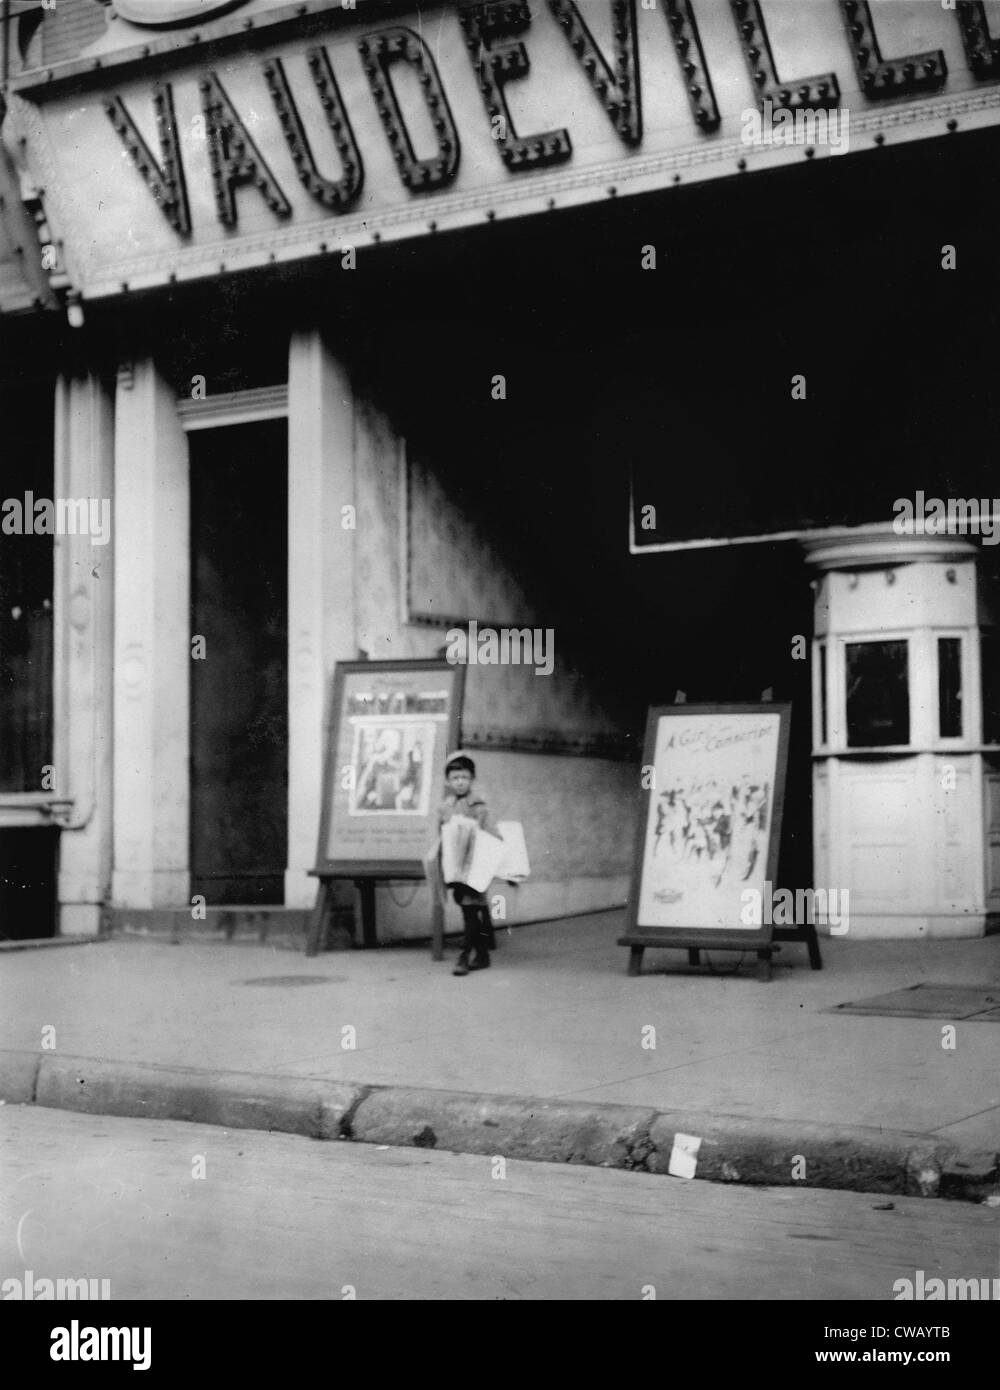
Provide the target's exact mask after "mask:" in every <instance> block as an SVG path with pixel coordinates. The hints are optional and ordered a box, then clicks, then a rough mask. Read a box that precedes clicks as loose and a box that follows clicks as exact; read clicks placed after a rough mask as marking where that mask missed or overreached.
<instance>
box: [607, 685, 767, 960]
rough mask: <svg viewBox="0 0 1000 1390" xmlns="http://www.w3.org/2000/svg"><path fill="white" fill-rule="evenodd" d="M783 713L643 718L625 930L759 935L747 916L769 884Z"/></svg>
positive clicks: (667, 710) (710, 709) (694, 709)
mask: <svg viewBox="0 0 1000 1390" xmlns="http://www.w3.org/2000/svg"><path fill="white" fill-rule="evenodd" d="M789 710H790V707H789V706H787V705H773V704H761V705H752V706H747V705H731V706H730V705H711V706H708V705H704V706H698V705H674V706H667V707H664V708H659V709H653V710H651V711H650V715H649V722H648V724H647V729H646V743H645V752H644V755H643V769H642V779H643V810H642V816H641V823H640V827H639V836H638V845H637V854H636V882H634V883H633V893H632V898H631V903H630V906H631V919H632V925H633V929H637V930H638V931H640V932H642V931H645V930H648V929H651V928H652V929H656V928H664V929H670V928H676V929H680V930H683V931H684V932H685V933H686V934H687V933H689V932H690V931H691V929H697V930H705V931H708V932H712V931H715V932H718V931H721V930H726V931H744V932H747V933H750V934H754V933H756V934H759V933H760V931H761V926H760V917H759V914H757V915H756V918H755V915H754V913H753V912H752V911H747V905H748V903H750V904H752V902H753V899H751V898H749V897H748V896H746V895H747V890H756V892H757V893H759V894H760V895H761V897H758V898H757V899H756V902H758V903H759V902H761V900H762V896H763V894H764V885H765V883H767V882H772V883H773V881H774V877H775V874H776V872H777V856H778V847H779V841H780V832H781V808H782V800H783V796H784V775H785V766H786V760H787V744H788V723H789Z"/></svg>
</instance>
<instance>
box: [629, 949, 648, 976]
mask: <svg viewBox="0 0 1000 1390" xmlns="http://www.w3.org/2000/svg"><path fill="white" fill-rule="evenodd" d="M644 949H645V947H643V946H632V947H631V948H630V949H629V953H628V973H629V974H630V975H641V974H642V953H643V951H644Z"/></svg>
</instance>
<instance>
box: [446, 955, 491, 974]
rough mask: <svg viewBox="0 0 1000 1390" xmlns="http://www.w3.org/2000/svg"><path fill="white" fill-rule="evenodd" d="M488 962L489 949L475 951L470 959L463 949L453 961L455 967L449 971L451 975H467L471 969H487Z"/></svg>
mask: <svg viewBox="0 0 1000 1390" xmlns="http://www.w3.org/2000/svg"><path fill="white" fill-rule="evenodd" d="M489 964H490V953H489V951H477V952H476V954H475V957H474V959H472V960H470V959H469V957H468V954H467V953H466V952H465V951H463V952H462V954H461V955H460V956H459V958H458V960H457V961H456V962H455V968H454V970H453V971H452V972H451V973H452V974H453V975H468V974H469V972H470V971H471V970H487V969H488V968H489Z"/></svg>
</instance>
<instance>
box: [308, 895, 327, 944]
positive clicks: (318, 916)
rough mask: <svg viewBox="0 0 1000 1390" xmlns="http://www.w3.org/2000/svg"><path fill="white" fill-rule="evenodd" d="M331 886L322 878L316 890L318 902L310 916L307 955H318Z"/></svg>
mask: <svg viewBox="0 0 1000 1390" xmlns="http://www.w3.org/2000/svg"><path fill="white" fill-rule="evenodd" d="M329 896H330V888H329V885H328V883H327V882H326V880H325V879H320V881H319V887H318V888H317V890H316V903H315V906H314V907H313V910H312V916H311V917H310V918H309V930H308V932H307V933H306V955H307V956H318V955H319V947H320V942H321V941H322V940H323V925H324V923H325V922H326V907H327V902H328V901H329Z"/></svg>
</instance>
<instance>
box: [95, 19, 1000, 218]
mask: <svg viewBox="0 0 1000 1390" xmlns="http://www.w3.org/2000/svg"><path fill="white" fill-rule="evenodd" d="M546 3H547V4H548V7H549V10H550V11H551V13H552V14H553V16H554V17H555V19H556V21H557V22H558V24H559V25H560V26H561V28H562V30H563V32H564V34H565V36H566V39H567V42H568V45H569V49H570V52H571V53H572V54H573V55H574V57H575V59H576V61H577V62H578V63H579V65H580V67H581V69H582V71H583V72H584V74H585V75H586V78H587V81H588V83H589V85H590V87H591V89H592V91H593V92H594V94H595V96H596V97H597V99H598V100H599V101H600V103H601V105H602V106H603V108H604V110H605V112H606V113H607V115H608V118H609V120H610V121H611V124H612V126H613V127H614V129H615V131H616V132H617V134H618V136H619V138H620V139H621V141H622V142H623V144H624V145H626V146H628V147H634V146H637V145H638V144H640V142H641V140H642V85H641V80H640V67H639V47H638V37H637V28H636V0H607V3H608V4H609V5H610V7H611V18H612V36H613V51H612V52H611V53H610V54H608V53H605V52H604V51H602V49H601V47H600V46H599V45H598V43H597V42H596V40H595V39H594V37H593V35H592V33H591V31H590V29H589V28H588V27H587V25H586V23H585V22H584V19H583V17H582V14H581V11H580V6H579V4H577V3H575V0H546ZM838 5H839V11H840V16H841V21H842V24H843V28H844V33H845V37H846V39H847V46H848V49H849V52H850V57H851V61H852V62H853V64H854V68H855V71H856V73H857V78H858V81H859V82H860V84H861V87H862V89H863V91H864V93H865V95H866V97H867V98H868V99H869V100H870V101H880V100H882V99H885V98H892V97H899V96H906V95H910V94H913V95H919V94H921V93H926V92H931V91H934V90H936V89H938V88H940V87H941V86H942V85H943V84H944V82H945V80H946V78H947V64H946V62H945V56H944V53H943V51H942V50H941V49H936V50H930V51H927V52H924V53H910V54H906V55H904V56H902V57H897V58H885V57H884V56H883V54H882V51H881V48H880V46H879V40H878V34H877V32H876V27H875V23H874V20H873V18H872V11H871V6H870V5H869V4H868V3H867V0H838ZM658 8H660V9H661V10H662V12H663V14H664V17H665V20H666V22H667V24H668V26H669V29H670V36H671V40H672V43H673V47H674V52H675V55H676V58H677V63H678V71H679V76H680V78H681V80H682V82H683V84H684V89H685V93H686V96H687V100H688V104H689V107H690V110H691V116H692V120H693V123H694V126H695V128H696V129H697V130H698V131H701V132H703V133H709V132H711V131H714V130H716V129H717V127H718V125H719V120H720V117H719V108H718V105H717V103H716V99H715V95H714V92H713V89H712V81H711V77H710V74H709V71H708V67H707V65H706V62H705V55H704V52H703V49H702V44H701V38H700V35H699V32H698V25H697V22H696V20H695V16H694V11H693V9H692V6H691V3H690V0H661V3H660V5H659V6H658ZM729 8H730V11H731V14H732V18H733V22H734V25H735V31H736V37H737V39H738V41H739V44H740V47H741V50H742V53H743V57H744V60H745V62H746V64H747V70H748V72H749V74H750V78H751V80H752V82H753V84H754V87H755V90H756V92H757V100H758V105H759V106H760V107H761V108H763V105H764V103H765V102H770V103H771V109H786V110H792V111H795V110H798V109H801V108H808V109H819V110H830V109H832V108H834V107H836V106H838V105H839V102H840V86H839V83H838V81H837V76H836V74H835V73H833V72H827V73H821V74H818V75H814V76H811V77H788V76H782V75H781V74H779V72H778V69H777V66H776V64H775V59H774V55H773V53H772V50H771V43H770V39H769V37H768V32H767V26H766V24H765V21H764V17H763V15H762V13H761V8H760V4H759V3H758V0H729ZM954 15H955V20H956V22H957V23H958V25H959V28H960V32H961V37H962V44H963V47H964V50H965V55H966V61H967V63H968V67H969V70H970V72H972V73H973V75H974V76H975V77H976V78H979V79H981V80H987V81H996V80H998V79H1000V39H994V38H992V37H991V36H990V33H989V28H988V24H987V19H986V11H985V8H984V6H983V4H981V3H969V0H958V3H957V5H956V7H955V11H954ZM458 21H459V24H460V25H461V30H462V36H463V39H464V41H465V47H466V51H467V53H468V55H469V58H470V61H471V63H472V66H473V70H474V72H475V74H476V78H477V80H478V83H479V89H480V91H481V93H482V97H483V104H484V106H485V109H486V115H487V118H488V119H489V121H490V123H491V133H492V134H493V135H494V137H495V143H496V147H497V152H498V155H499V157H500V159H501V160H502V161H503V164H504V165H505V166H506V168H507V169H508V170H509V171H510V172H511V173H516V174H519V173H527V172H530V171H532V170H535V169H539V168H541V167H544V166H546V165H552V164H559V163H563V162H565V161H566V160H569V159H570V158H572V154H573V146H572V142H571V140H570V135H569V132H568V131H567V130H566V129H564V128H562V127H557V128H554V129H551V130H545V131H536V132H533V133H525V132H523V131H517V130H516V129H515V126H514V122H513V120H512V119H511V113H510V109H509V107H508V103H507V96H506V90H505V89H506V87H507V85H508V84H509V83H510V82H513V81H516V80H517V79H518V78H522V77H524V76H526V74H527V73H528V72H529V70H530V59H529V56H528V51H527V48H526V46H525V44H524V43H523V42H522V41H521V39H520V37H518V36H520V35H522V34H524V33H525V32H526V31H527V30H528V29H529V28H530V26H531V9H530V6H529V4H528V0H486V3H463V4H461V5H460V6H459V8H458ZM357 48H358V53H359V55H360V57H361V61H362V65H363V68H364V72H365V75H366V77H367V79H368V84H369V87H370V90H371V95H372V98H373V99H374V102H375V105H376V109H377V111H378V114H379V117H380V119H381V122H382V126H383V129H384V131H385V135H386V139H387V140H388V142H389V145H390V148H391V149H392V152H393V157H394V159H395V162H396V167H397V170H398V173H399V177H400V180H401V182H402V184H403V186H404V187H405V188H406V189H407V190H409V191H410V192H411V193H415V194H419V193H426V192H434V191H436V190H439V189H441V188H443V187H446V186H447V185H448V184H449V183H451V182H452V180H453V179H454V178H455V175H456V173H457V171H458V167H459V160H460V156H461V148H460V143H459V132H458V128H457V126H456V123H455V119H454V117H453V115H452V112H451V109H450V107H449V104H448V98H447V95H446V92H445V88H444V85H443V83H442V81H441V77H440V75H439V73H438V70H437V66H436V64H435V61H434V58H433V56H432V54H431V52H430V50H429V49H428V47H427V44H426V43H425V42H424V40H423V38H422V37H421V36H420V35H418V34H416V33H414V32H413V31H412V30H410V29H407V28H404V27H403V26H399V25H393V26H390V27H387V28H384V29H381V30H378V31H376V32H372V33H366V34H364V35H363V36H362V37H360V38H359V39H358V40H357ZM306 58H307V64H308V68H309V73H310V76H311V79H312V82H313V84H314V86H315V88H316V91H317V93H318V95H319V98H320V101H321V104H322V107H323V110H324V112H325V114H326V120H327V124H328V126H329V129H330V133H331V135H332V138H333V144H334V147H335V149H336V152H337V159H338V161H339V166H340V175H339V177H338V178H331V177H329V176H328V175H326V174H324V173H321V172H320V168H319V164H318V163H317V158H316V155H315V154H314V152H313V146H312V144H311V143H310V141H309V139H308V138H307V135H306V130H305V126H304V124H303V121H302V118H301V116H300V115H299V111H298V108H297V106H296V102H295V97H294V94H293V91H292V87H291V85H290V83H289V80H288V77H287V75H286V73H285V69H284V67H283V66H282V63H281V60H280V59H278V58H269V59H267V60H265V61H264V62H263V63H262V65H261V67H262V73H263V76H264V78H265V80H266V82H267V86H268V90H269V92H270V94H271V99H272V101H273V103H274V107H275V110H276V113H277V117H278V121H279V122H280V126H281V130H282V133H283V135H284V138H285V141H286V143H287V145H288V148H289V151H290V153H291V155H292V159H293V161H294V164H295V168H296V172H297V174H298V177H299V180H300V182H301V183H302V185H303V187H304V188H305V189H306V190H307V192H308V193H309V194H310V196H311V197H312V198H314V199H315V200H316V201H317V202H318V203H320V204H322V205H323V206H324V207H327V208H330V209H332V210H333V211H334V212H344V211H346V210H348V209H349V208H350V207H351V205H352V204H353V203H354V202H355V201H356V200H357V198H358V195H359V194H360V192H361V189H362V185H363V182H364V164H363V162H362V157H361V151H360V149H359V148H358V145H357V142H356V140H355V137H354V132H353V130H352V128H351V123H350V120H349V117H348V112H347V109H346V107H345V104H344V101H343V99H342V97H341V92H340V88H339V86H338V84H337V78H336V76H335V74H334V70H333V66H332V64H331V61H330V57H329V54H328V53H327V51H326V50H325V49H324V48H311V49H309V50H308V51H307V54H306ZM399 64H405V65H407V66H408V67H409V68H411V69H412V71H413V72H414V74H415V75H416V77H417V79H418V81H419V90H420V93H421V98H422V100H423V102H424V104H425V106H426V108H427V112H428V115H429V117H430V120H431V125H432V127H433V130H434V132H435V136H436V141H437V150H436V152H435V153H434V154H433V155H431V156H430V157H429V158H425V159H419V158H417V155H416V153H415V151H414V146H413V142H412V139H411V135H410V131H409V129H408V127H407V123H406V119H405V116H404V114H403V111H402V108H401V106H400V103H399V101H398V99H397V95H396V90H395V87H394V85H393V76H392V73H393V68H394V67H395V66H397V65H399ZM199 85H200V90H201V94H202V105H203V109H204V113H205V122H206V135H207V140H208V151H209V163H210V168H211V175H212V182H213V187H214V193H215V205H216V215H217V217H218V219H219V221H220V222H221V223H222V224H223V225H224V226H227V227H232V226H234V225H235V224H236V219H237V210H236V201H235V190H236V189H237V188H238V187H241V186H244V185H248V186H252V187H253V188H255V189H256V190H257V192H258V193H259V195H260V196H261V198H263V200H264V201H265V203H266V204H267V206H268V207H269V208H270V209H271V211H272V212H273V213H275V215H276V216H278V217H287V216H288V215H289V213H290V212H291V205H290V203H289V202H288V199H287V198H286V196H285V194H284V192H283V190H282V188H281V187H280V185H279V184H278V182H277V180H276V179H275V177H274V174H273V173H272V172H271V170H270V169H269V168H268V166H267V164H266V163H265V161H264V159H263V156H262V155H261V153H260V151H259V149H258V148H257V146H256V144H255V143H254V141H253V139H252V138H251V135H250V132H249V130H248V129H247V127H246V125H245V124H244V122H243V120H242V118H241V117H240V115H239V113H238V112H237V111H236V109H235V107H234V106H233V104H232V102H231V101H230V99H229V97H228V95H227V93H226V91H225V89H224V87H223V86H222V83H221V82H220V80H219V77H218V75H217V74H216V73H215V72H207V73H205V74H203V75H202V77H201V80H200V84H199ZM104 108H105V111H106V112H107V115H108V117H109V119H110V120H111V123H112V125H113V126H114V128H115V130H116V131H117V133H118V135H119V137H120V139H121V141H122V143H123V145H124V146H125V148H126V150H127V151H128V153H129V155H130V156H131V159H132V162H133V163H134V165H135V166H136V168H137V170H138V172H139V174H140V175H141V177H142V178H143V179H144V181H145V183H146V186H147V187H148V188H149V190H150V192H151V193H152V195H153V197H154V199H155V200H156V202H157V204H158V205H159V207H160V208H161V210H162V212H163V215H164V216H165V217H166V219H167V221H168V222H169V224H170V226H171V227H172V228H173V229H174V231H175V232H177V233H179V234H180V235H181V236H187V235H189V234H190V232H191V215H190V210H189V205H188V194H187V186H186V181H185V173H184V167H183V163H182V159H181V148H180V141H179V138H178V131H177V121H176V117H175V114H174V101H173V93H172V91H171V87H170V84H169V83H168V82H163V81H161V82H157V84H156V85H155V86H154V88H153V108H154V112H155V115H156V128H157V138H158V142H159V159H157V158H156V157H155V156H154V155H153V153H152V152H151V150H150V149H149V147H148V145H147V144H146V142H145V140H144V139H143V137H142V135H141V134H140V132H139V129H138V127H137V125H136V123H135V120H134V119H133V117H132V115H131V113H130V112H129V111H128V110H127V108H126V106H125V104H124V102H123V101H122V100H121V98H120V97H118V96H111V97H109V98H108V99H106V101H105V103H104Z"/></svg>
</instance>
